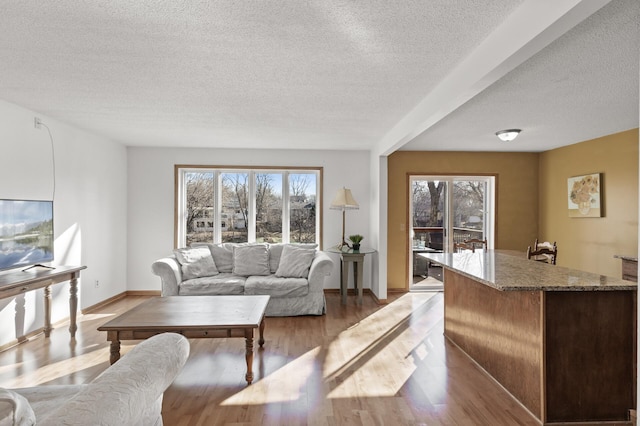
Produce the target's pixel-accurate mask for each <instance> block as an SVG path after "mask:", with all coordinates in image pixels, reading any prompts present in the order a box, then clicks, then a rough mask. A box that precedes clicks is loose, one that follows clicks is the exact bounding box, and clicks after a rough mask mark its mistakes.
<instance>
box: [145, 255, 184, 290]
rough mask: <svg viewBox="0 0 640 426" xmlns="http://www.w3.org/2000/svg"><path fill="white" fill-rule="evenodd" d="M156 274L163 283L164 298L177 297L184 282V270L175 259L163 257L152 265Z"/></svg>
mask: <svg viewBox="0 0 640 426" xmlns="http://www.w3.org/2000/svg"><path fill="white" fill-rule="evenodd" d="M151 270H152V271H153V273H154V274H156V275H157V276H159V277H160V280H161V281H162V296H177V295H178V286H179V284H180V283H181V282H182V270H181V269H180V264H179V263H178V261H177V259H176V258H175V257H163V258H162V259H158V260H156V261H155V262H153V264H152V265H151Z"/></svg>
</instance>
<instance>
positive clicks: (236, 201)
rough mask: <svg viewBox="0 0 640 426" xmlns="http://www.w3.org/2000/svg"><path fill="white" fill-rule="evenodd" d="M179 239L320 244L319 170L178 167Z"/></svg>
mask: <svg viewBox="0 0 640 426" xmlns="http://www.w3.org/2000/svg"><path fill="white" fill-rule="evenodd" d="M176 173H177V174H178V179H177V182H178V190H177V194H178V198H177V211H178V218H179V220H177V221H176V234H177V235H176V238H177V241H178V244H179V246H183V245H187V246H188V245H191V244H193V243H204V242H254V241H255V242H268V243H279V242H300V243H303V242H304V243H308V242H318V241H319V234H318V233H319V229H320V227H319V223H318V217H317V215H316V199H317V194H318V192H319V187H320V184H321V183H320V179H319V178H320V170H319V169H311V170H286V169H285V170H266V169H262V170H261V169H253V170H247V169H243V170H239V169H238V170H234V169H219V168H198V169H194V168H187V167H184V168H182V167H180V166H176Z"/></svg>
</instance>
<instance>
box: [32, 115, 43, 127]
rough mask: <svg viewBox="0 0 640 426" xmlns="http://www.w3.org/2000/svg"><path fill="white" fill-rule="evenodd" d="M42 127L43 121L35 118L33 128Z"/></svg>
mask: <svg viewBox="0 0 640 426" xmlns="http://www.w3.org/2000/svg"><path fill="white" fill-rule="evenodd" d="M40 126H42V120H40V119H39V118H38V117H33V127H35V128H36V129H39V128H40Z"/></svg>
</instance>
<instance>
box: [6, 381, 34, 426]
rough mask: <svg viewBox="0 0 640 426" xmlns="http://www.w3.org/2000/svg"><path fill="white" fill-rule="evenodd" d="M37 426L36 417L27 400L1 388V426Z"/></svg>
mask: <svg viewBox="0 0 640 426" xmlns="http://www.w3.org/2000/svg"><path fill="white" fill-rule="evenodd" d="M35 424H36V415H35V413H34V412H33V410H32V409H31V405H29V402H28V401H27V399H26V398H25V397H24V396H22V395H20V394H18V393H16V392H13V391H11V390H9V389H2V388H0V426H13V425H20V426H29V425H35Z"/></svg>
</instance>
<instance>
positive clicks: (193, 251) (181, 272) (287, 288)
mask: <svg viewBox="0 0 640 426" xmlns="http://www.w3.org/2000/svg"><path fill="white" fill-rule="evenodd" d="M151 269H152V271H153V273H154V274H156V275H158V276H159V277H160V279H161V281H162V296H179V295H188V296H194V295H222V294H224V295H228V294H254V295H255V294H260V295H269V296H271V298H270V299H269V304H268V305H267V309H266V312H265V315H267V316H295V315H322V314H324V313H325V308H326V305H325V297H324V279H325V277H327V276H328V275H330V274H331V270H332V269H333V261H332V260H331V258H329V256H328V255H327V254H326V253H323V252H321V251H318V250H317V249H316V245H315V244H266V243H222V244H197V245H193V246H192V247H189V248H182V249H177V250H174V254H173V256H168V257H164V258H162V259H158V260H156V261H155V262H154V263H153V265H152V267H151Z"/></svg>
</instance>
